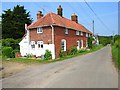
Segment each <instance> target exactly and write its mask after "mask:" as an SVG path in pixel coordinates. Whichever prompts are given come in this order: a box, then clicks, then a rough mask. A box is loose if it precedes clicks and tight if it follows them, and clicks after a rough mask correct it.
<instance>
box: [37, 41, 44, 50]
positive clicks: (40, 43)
mask: <svg viewBox="0 0 120 90" xmlns="http://www.w3.org/2000/svg"><path fill="white" fill-rule="evenodd" d="M39 45H40V47H39ZM41 45H42V47H41ZM37 48H38V49H43V41H37Z"/></svg>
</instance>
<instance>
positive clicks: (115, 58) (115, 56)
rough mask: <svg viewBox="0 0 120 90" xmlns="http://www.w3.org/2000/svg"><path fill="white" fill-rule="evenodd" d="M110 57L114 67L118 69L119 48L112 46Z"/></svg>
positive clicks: (119, 63) (119, 64)
mask: <svg viewBox="0 0 120 90" xmlns="http://www.w3.org/2000/svg"><path fill="white" fill-rule="evenodd" d="M112 57H113V61H114V62H115V65H116V67H117V68H118V69H119V70H120V48H116V47H115V46H112Z"/></svg>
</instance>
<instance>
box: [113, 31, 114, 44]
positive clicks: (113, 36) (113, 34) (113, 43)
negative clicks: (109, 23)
mask: <svg viewBox="0 0 120 90" xmlns="http://www.w3.org/2000/svg"><path fill="white" fill-rule="evenodd" d="M113 44H114V31H113Z"/></svg>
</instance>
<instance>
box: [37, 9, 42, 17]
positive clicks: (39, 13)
mask: <svg viewBox="0 0 120 90" xmlns="http://www.w3.org/2000/svg"><path fill="white" fill-rule="evenodd" d="M41 17H43V14H42V11H38V13H37V19H39V18H41Z"/></svg>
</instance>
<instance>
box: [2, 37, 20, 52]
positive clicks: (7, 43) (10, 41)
mask: <svg viewBox="0 0 120 90" xmlns="http://www.w3.org/2000/svg"><path fill="white" fill-rule="evenodd" d="M19 42H20V39H16V40H15V39H13V38H7V39H2V46H4V47H6V46H7V47H12V48H13V49H14V50H15V49H19V44H18V43H19Z"/></svg>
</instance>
